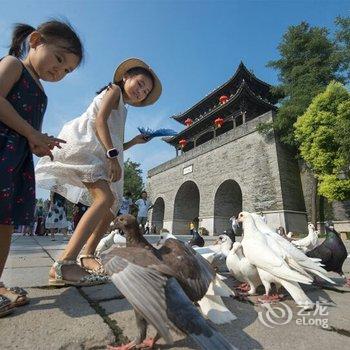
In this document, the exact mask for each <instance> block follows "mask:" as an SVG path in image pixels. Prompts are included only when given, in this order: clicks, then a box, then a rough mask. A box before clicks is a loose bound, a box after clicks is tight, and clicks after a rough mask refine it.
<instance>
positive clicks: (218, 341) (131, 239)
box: [101, 214, 236, 350]
mask: <svg viewBox="0 0 350 350" xmlns="http://www.w3.org/2000/svg"><path fill="white" fill-rule="evenodd" d="M117 224H118V225H119V227H120V228H121V229H122V230H123V232H124V233H125V235H126V240H127V243H126V247H125V248H111V249H110V250H108V251H106V252H105V253H104V254H103V255H102V257H101V258H102V262H103V264H104V266H105V269H106V271H107V272H108V273H109V274H110V275H111V280H112V282H113V283H114V284H115V285H116V286H117V288H118V289H119V290H120V291H121V292H122V293H123V295H124V296H125V297H126V299H127V300H128V301H129V302H130V304H131V305H132V306H133V308H134V312H135V316H136V324H137V328H138V335H137V337H136V338H135V339H134V340H133V341H132V342H131V343H129V344H127V345H124V346H123V347H114V348H112V347H110V349H125V348H126V349H134V348H140V347H147V346H148V347H151V348H152V347H153V346H154V344H155V342H156V341H157V340H158V339H159V338H160V337H162V338H163V339H164V340H165V342H166V343H167V344H172V343H173V337H172V334H171V332H170V331H171V330H173V331H175V332H177V333H180V334H183V333H185V334H187V335H188V336H189V337H190V338H192V339H193V340H194V341H195V342H196V343H197V344H198V345H199V346H200V348H201V349H205V350H213V349H222V350H226V349H227V350H228V349H236V347H234V346H233V345H231V344H230V343H229V342H228V341H227V340H226V339H225V338H224V337H223V336H222V335H221V334H220V333H219V332H218V331H217V330H216V329H215V328H214V327H213V326H212V325H211V324H209V323H208V322H207V321H206V320H205V319H204V317H203V316H202V315H201V313H200V312H199V311H198V310H197V308H196V307H195V306H194V304H193V302H195V301H197V300H200V299H201V298H202V297H203V296H204V294H205V292H206V291H207V289H208V287H209V285H210V283H211V282H212V280H213V278H214V277H215V274H214V272H213V271H211V270H210V266H209V265H208V264H207V263H206V262H205V260H204V259H203V258H202V257H201V256H200V255H198V254H196V253H195V252H194V251H193V250H192V249H191V248H190V247H187V246H185V245H184V244H183V243H182V242H180V241H178V240H175V239H168V240H166V242H165V243H164V245H163V246H162V247H161V248H160V249H156V248H154V247H153V246H152V245H151V244H149V243H148V241H147V240H146V239H145V238H144V237H143V235H142V234H141V232H140V229H139V227H138V224H137V222H136V219H135V217H133V216H132V215H129V214H126V215H121V216H119V217H118V218H117ZM203 262H205V263H203ZM148 324H152V325H153V326H154V327H155V328H156V330H157V334H156V336H155V338H153V339H147V340H145V338H146V333H147V325H148Z"/></svg>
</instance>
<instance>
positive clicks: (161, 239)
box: [156, 232, 177, 246]
mask: <svg viewBox="0 0 350 350" xmlns="http://www.w3.org/2000/svg"><path fill="white" fill-rule="evenodd" d="M169 238H173V239H177V238H176V237H175V236H174V235H173V234H172V233H170V232H164V233H161V234H160V236H159V240H158V241H157V243H156V245H157V246H159V245H163V244H164V243H165V241H166V240H167V239H169Z"/></svg>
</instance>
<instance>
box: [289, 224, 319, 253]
mask: <svg viewBox="0 0 350 350" xmlns="http://www.w3.org/2000/svg"><path fill="white" fill-rule="evenodd" d="M308 231H309V233H308V235H307V236H306V237H305V238H302V239H298V240H295V241H292V243H293V244H294V245H295V246H296V247H298V248H299V249H301V250H302V251H303V252H304V253H306V252H308V251H309V250H312V249H314V248H315V247H316V246H317V245H318V234H319V232H318V231H317V230H315V226H314V225H313V224H312V223H309V224H308Z"/></svg>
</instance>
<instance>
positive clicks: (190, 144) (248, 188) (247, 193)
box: [147, 63, 307, 234]
mask: <svg viewBox="0 0 350 350" xmlns="http://www.w3.org/2000/svg"><path fill="white" fill-rule="evenodd" d="M270 88H271V86H270V85H269V84H267V83H265V82H263V81H261V80H260V79H258V78H257V77H255V76H254V75H253V74H252V73H251V72H250V71H249V70H248V69H247V68H246V67H245V66H244V65H243V63H241V64H240V65H239V67H238V69H237V71H236V73H235V74H234V75H233V76H232V77H231V78H230V79H229V80H228V81H227V82H226V83H224V84H223V85H221V86H220V87H219V88H217V89H216V90H214V91H213V92H211V93H210V94H209V95H207V96H206V97H204V98H203V99H202V100H200V101H199V102H197V103H196V104H194V105H193V106H192V107H190V108H189V109H187V110H186V111H185V112H183V113H180V114H178V115H175V116H173V117H172V118H173V119H174V120H176V121H177V122H179V123H181V124H183V126H184V128H183V130H182V131H180V132H179V133H178V134H177V135H176V136H174V137H170V138H166V139H165V141H166V142H167V143H168V144H169V145H170V146H172V147H174V148H175V151H176V157H175V158H173V159H171V160H169V161H167V162H165V163H163V164H161V165H159V166H157V167H155V168H153V169H151V170H150V171H149V172H148V181H147V182H148V184H147V186H148V191H149V193H150V195H151V198H152V199H153V201H155V200H156V199H157V198H158V197H162V198H163V199H164V204H165V207H164V221H163V226H164V227H165V228H167V229H168V230H169V231H172V232H173V233H175V234H179V233H185V232H186V230H187V229H188V224H189V222H190V221H191V220H192V219H193V218H195V217H196V216H198V218H199V226H202V227H205V228H206V229H207V230H208V231H209V233H210V234H219V233H221V232H222V230H224V229H227V228H229V227H230V226H229V222H228V219H229V218H230V217H231V216H232V215H233V214H235V213H236V212H238V211H241V210H247V211H251V212H260V211H263V212H264V214H265V216H266V218H267V220H268V223H269V224H270V225H271V226H272V227H275V228H277V227H279V226H284V227H285V229H286V230H288V231H290V230H291V231H296V232H302V231H306V224H307V218H306V211H305V203H304V197H303V193H302V188H301V181H300V173H299V167H298V165H297V163H296V161H295V158H294V157H293V155H291V154H289V153H288V150H286V149H285V148H284V147H283V146H282V145H281V143H280V142H279V140H278V138H277V136H276V135H275V134H274V133H273V132H271V133H269V134H268V135H263V134H261V133H259V132H258V131H257V126H258V125H259V124H260V123H266V122H271V121H273V119H274V118H275V112H276V109H277V108H276V107H275V103H276V100H275V99H274V97H273V96H272V94H271V92H270ZM153 211H156V207H155V209H153ZM157 215H158V214H157ZM157 215H153V217H154V218H155V220H158V219H156V218H157ZM158 221H159V220H158Z"/></svg>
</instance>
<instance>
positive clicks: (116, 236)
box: [96, 230, 126, 256]
mask: <svg viewBox="0 0 350 350" xmlns="http://www.w3.org/2000/svg"><path fill="white" fill-rule="evenodd" d="M113 244H116V245H118V246H124V245H125V244H126V238H125V237H124V236H122V235H121V234H120V233H119V232H118V230H113V231H112V232H111V233H110V234H109V235H107V236H106V237H103V238H102V239H101V240H100V242H99V243H98V245H97V247H96V255H97V256H99V255H100V254H101V253H102V252H103V251H105V250H107V249H109V248H110V247H111V246H112V245H113Z"/></svg>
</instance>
